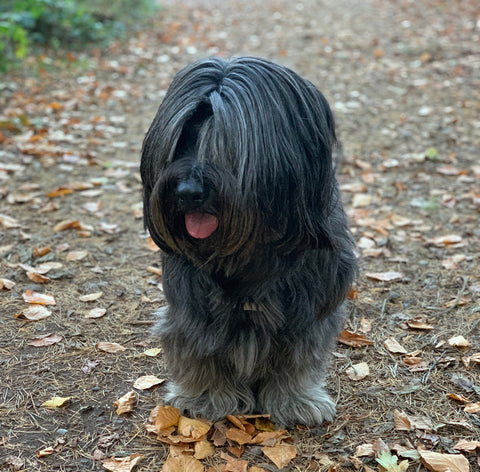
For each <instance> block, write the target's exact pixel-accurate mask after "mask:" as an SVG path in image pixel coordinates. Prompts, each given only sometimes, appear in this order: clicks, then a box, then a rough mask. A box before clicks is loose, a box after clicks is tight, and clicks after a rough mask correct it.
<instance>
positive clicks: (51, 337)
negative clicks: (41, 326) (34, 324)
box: [28, 334, 63, 347]
mask: <svg viewBox="0 0 480 472" xmlns="http://www.w3.org/2000/svg"><path fill="white" fill-rule="evenodd" d="M62 339H63V337H62V336H60V335H59V334H45V335H43V336H38V337H37V338H34V339H32V340H31V341H30V342H29V343H28V345H29V346H34V347H46V346H52V345H53V344H57V343H59V342H60V341H61V340H62Z"/></svg>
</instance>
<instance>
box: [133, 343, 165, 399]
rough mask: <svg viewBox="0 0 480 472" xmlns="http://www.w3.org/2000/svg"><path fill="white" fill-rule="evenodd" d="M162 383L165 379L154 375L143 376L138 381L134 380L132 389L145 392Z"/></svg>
mask: <svg viewBox="0 0 480 472" xmlns="http://www.w3.org/2000/svg"><path fill="white" fill-rule="evenodd" d="M124 349H125V348H124ZM164 382H165V379H159V378H158V377H155V376H154V375H143V376H142V377H138V379H137V380H135V382H134V383H133V387H134V388H137V389H138V390H147V389H149V388H152V387H154V386H156V385H160V384H162V383H164Z"/></svg>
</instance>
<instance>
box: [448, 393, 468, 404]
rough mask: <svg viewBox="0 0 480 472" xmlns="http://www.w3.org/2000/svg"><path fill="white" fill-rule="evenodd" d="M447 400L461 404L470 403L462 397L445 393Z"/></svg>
mask: <svg viewBox="0 0 480 472" xmlns="http://www.w3.org/2000/svg"><path fill="white" fill-rule="evenodd" d="M447 398H451V399H452V400H456V401H457V402H461V403H470V400H469V399H468V398H466V397H464V396H463V395H459V394H458V393H447Z"/></svg>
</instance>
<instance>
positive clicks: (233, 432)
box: [226, 428, 252, 446]
mask: <svg viewBox="0 0 480 472" xmlns="http://www.w3.org/2000/svg"><path fill="white" fill-rule="evenodd" d="M226 436H227V439H230V440H232V441H235V442H236V443H237V444H240V446H243V445H244V444H248V443H249V442H250V441H251V440H252V436H250V434H248V433H247V432H245V431H242V430H241V429H238V428H230V429H229V430H228V431H227V432H226Z"/></svg>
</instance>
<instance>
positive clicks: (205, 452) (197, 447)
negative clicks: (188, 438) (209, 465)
mask: <svg viewBox="0 0 480 472" xmlns="http://www.w3.org/2000/svg"><path fill="white" fill-rule="evenodd" d="M193 449H194V451H195V452H194V454H193V457H195V459H199V460H200V459H205V458H206V457H210V456H213V454H215V448H214V447H213V444H212V443H211V442H210V441H207V440H206V439H202V440H201V441H198V442H196V443H195V444H194V445H193Z"/></svg>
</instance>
